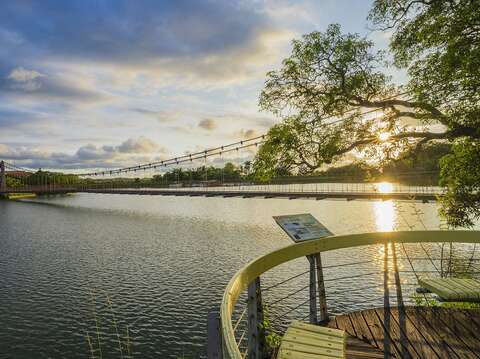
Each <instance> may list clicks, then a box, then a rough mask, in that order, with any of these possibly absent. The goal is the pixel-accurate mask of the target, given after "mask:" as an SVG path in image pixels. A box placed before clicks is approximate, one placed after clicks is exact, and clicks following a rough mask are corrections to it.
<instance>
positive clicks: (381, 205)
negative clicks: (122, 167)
mask: <svg viewBox="0 0 480 359" xmlns="http://www.w3.org/2000/svg"><path fill="white" fill-rule="evenodd" d="M415 211H417V213H414V212H415ZM305 212H311V213H312V214H313V215H314V216H316V217H317V218H318V219H319V220H321V221H322V222H323V223H324V224H325V225H326V226H327V227H328V228H329V229H331V230H332V231H333V232H334V233H335V234H346V233H355V232H368V231H378V230H381V231H385V230H387V231H388V230H397V229H408V228H409V226H410V227H415V228H418V229H424V228H428V229H435V228H438V227H439V220H438V217H437V209H436V206H435V204H431V203H427V204H421V203H414V204H412V203H408V202H392V201H385V202H381V201H351V202H346V201H340V200H338V201H333V200H330V201H327V200H323V201H313V200H293V201H289V200H285V199H241V198H228V199H223V198H200V197H192V198H190V197H156V196H155V197H149V196H124V195H123V196H122V195H99V194H77V195H73V196H66V197H55V198H44V199H36V200H33V201H28V202H27V201H23V202H6V201H3V202H0V321H1V326H0V358H87V357H89V355H90V350H89V346H88V343H87V336H88V335H90V336H96V335H97V334H96V331H97V330H96V328H97V327H98V332H99V334H100V342H101V347H102V355H103V357H104V358H120V355H119V353H118V349H117V348H118V337H117V335H116V333H117V331H118V333H119V335H120V336H121V338H122V340H123V338H124V337H125V336H126V335H125V332H126V328H127V326H128V331H129V335H128V337H129V340H130V341H131V344H132V348H133V356H134V357H136V358H153V357H156V358H177V357H182V355H185V357H186V358H198V357H204V356H205V340H206V316H207V313H208V311H209V310H210V309H211V308H212V307H214V306H216V305H218V304H219V302H220V299H221V295H222V291H223V288H224V287H225V285H226V284H227V282H228V280H229V279H230V277H231V276H232V275H233V274H234V273H235V272H236V271H237V270H238V269H239V268H240V267H241V266H243V265H244V264H246V263H247V262H248V261H249V260H250V259H253V258H254V257H257V256H259V255H261V254H264V253H266V252H268V251H270V250H272V249H275V248H279V247H282V246H285V245H287V244H290V242H289V240H288V239H287V238H286V235H285V234H284V233H283V232H282V231H281V230H280V229H279V228H278V227H277V226H276V225H275V223H274V221H273V220H272V216H274V215H282V214H292V213H305ZM419 218H420V219H421V220H419ZM345 256H349V257H350V258H362V256H363V257H368V258H375V257H376V256H377V257H378V256H381V253H380V252H379V250H378V248H377V249H375V248H374V249H354V250H349V251H348V252H345V251H343V252H342V253H339V254H331V255H330V254H327V255H326V258H325V261H326V263H327V264H332V263H333V264H334V263H337V262H339V261H341V260H342V259H344V257H345ZM379 265H381V264H379ZM305 268H306V261H304V260H303V261H300V260H297V261H295V262H294V263H291V264H289V265H288V266H286V267H283V268H280V269H279V271H278V277H280V278H281V277H282V276H286V277H287V276H289V275H291V274H292V273H294V272H295V271H297V272H300V271H303V270H304V269H305ZM345 270H346V271H347V273H348V269H342V270H341V273H340V272H339V273H340V274H342V273H343V272H344V271H345ZM339 271H340V270H339ZM327 276H328V273H327ZM374 279H375V278H374ZM374 279H373V280H374ZM268 280H269V279H268V278H266V281H267V284H268ZM373 283H374V282H373ZM292 285H293V284H292ZM349 285H351V283H350V284H349V283H348V282H347V283H333V284H332V286H333V287H334V288H337V289H342V288H345V287H348V286H349ZM287 289H288V288H287ZM287 289H282V290H287ZM327 289H328V288H327ZM281 295H282V291H281V290H280V291H279V292H278V293H277V294H272V296H273V297H272V298H273V299H274V298H275V296H281ZM371 295H372V296H373V297H375V296H377V297H378V293H375V292H372V293H371ZM373 297H372V298H373ZM375 298H376V297H375ZM346 299H347V298H345V301H344V302H342V298H341V297H340V298H339V299H338V301H336V303H332V304H331V310H332V311H342V310H347V309H352V308H351V307H349V306H351V305H352V304H351V303H352V298H349V300H346ZM109 303H111V304H109ZM292 303H293V302H292ZM292 303H285V305H286V306H288V305H293V304H292ZM349 303H350V304H349ZM281 309H282V308H281V307H280V308H279V309H278V310H281Z"/></svg>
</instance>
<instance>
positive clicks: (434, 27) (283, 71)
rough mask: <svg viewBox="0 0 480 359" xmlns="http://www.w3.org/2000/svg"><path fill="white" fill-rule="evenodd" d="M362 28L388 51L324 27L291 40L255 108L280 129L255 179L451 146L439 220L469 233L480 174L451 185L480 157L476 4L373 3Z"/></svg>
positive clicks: (478, 210) (479, 11)
mask: <svg viewBox="0 0 480 359" xmlns="http://www.w3.org/2000/svg"><path fill="white" fill-rule="evenodd" d="M368 20H369V21H370V24H371V25H372V26H373V28H374V29H375V30H376V31H380V32H382V31H383V32H387V33H388V34H391V37H390V47H389V51H378V50H376V49H375V46H374V43H373V42H372V41H371V40H369V39H367V38H366V37H362V36H360V35H358V34H349V33H342V30H341V28H340V26H339V25H337V24H332V25H330V26H329V27H328V28H327V29H326V31H324V32H318V31H316V32H312V33H310V34H306V35H304V36H302V38H301V39H299V40H294V41H293V44H292V45H293V46H292V52H291V55H290V56H289V57H288V58H286V59H284V60H283V62H282V66H281V68H280V69H278V70H276V71H271V72H269V73H268V74H267V79H266V81H265V87H264V89H263V91H262V93H261V95H260V107H261V108H262V109H263V110H267V111H271V112H273V113H274V114H276V115H277V116H280V117H281V118H282V121H281V122H280V123H279V124H278V125H276V126H274V127H272V128H271V130H270V131H269V133H268V135H267V138H266V142H265V143H264V144H263V145H262V146H261V148H260V150H259V152H258V154H257V156H256V158H255V161H254V171H255V173H256V175H257V177H259V178H264V179H265V178H270V177H272V176H276V175H279V174H282V173H285V172H293V173H300V174H308V173H312V172H315V171H316V170H318V169H320V168H321V167H323V166H325V165H328V164H330V163H332V162H334V161H339V160H345V159H347V158H349V157H350V158H352V157H354V158H358V157H361V158H367V159H371V160H372V161H375V162H377V163H382V161H385V160H390V159H392V158H402V157H409V156H415V154H416V153H418V152H420V151H422V149H423V148H424V146H426V145H427V144H431V143H436V142H445V143H449V144H452V145H453V146H452V150H451V152H450V153H449V154H448V155H447V156H446V157H445V158H444V159H443V160H442V161H441V166H442V172H441V173H442V184H444V185H445V186H447V188H448V193H447V194H446V195H445V196H444V197H443V202H442V205H443V209H442V211H441V213H442V214H443V215H444V216H445V217H446V218H447V221H448V223H450V224H451V225H453V226H462V225H467V226H468V225H471V224H472V223H473V221H474V220H475V219H477V218H479V216H480V198H479V195H478V192H479V190H480V171H477V172H476V173H474V174H469V176H468V178H460V177H462V176H466V175H467V172H468V171H467V168H469V167H468V166H467V164H468V165H472V166H473V164H475V163H478V162H479V158H480V116H479V115H480V76H479V75H480V73H479V72H480V2H479V1H473V0H423V1H422V0H376V1H375V2H374V4H373V7H372V9H371V11H370V14H369V19H368ZM389 67H392V68H398V69H403V70H404V71H406V73H407V83H405V84H396V83H394V82H393V81H392V79H391V77H390V76H388V75H387V73H388V68H389ZM462 164H463V165H464V167H462V168H463V169H464V170H465V171H460V170H459V169H458V166H461V165H462Z"/></svg>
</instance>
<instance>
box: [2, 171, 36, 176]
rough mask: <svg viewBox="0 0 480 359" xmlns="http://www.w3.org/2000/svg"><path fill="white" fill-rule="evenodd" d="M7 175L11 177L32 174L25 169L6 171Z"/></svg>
mask: <svg viewBox="0 0 480 359" xmlns="http://www.w3.org/2000/svg"><path fill="white" fill-rule="evenodd" d="M5 175H7V176H10V177H17V178H18V177H21V178H24V177H29V176H30V175H31V173H30V172H25V171H5Z"/></svg>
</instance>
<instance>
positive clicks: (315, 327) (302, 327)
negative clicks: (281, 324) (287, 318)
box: [290, 321, 345, 340]
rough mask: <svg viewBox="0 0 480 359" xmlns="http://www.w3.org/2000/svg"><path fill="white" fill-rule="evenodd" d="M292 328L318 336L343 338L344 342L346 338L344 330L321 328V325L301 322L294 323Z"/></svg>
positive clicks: (291, 325)
mask: <svg viewBox="0 0 480 359" xmlns="http://www.w3.org/2000/svg"><path fill="white" fill-rule="evenodd" d="M290 328H295V329H300V330H306V331H310V332H313V333H318V334H323V335H330V336H335V337H338V338H342V340H343V338H345V332H344V331H343V330H342V329H340V330H338V329H337V330H335V329H330V328H327V327H321V326H319V325H311V324H307V323H304V322H300V321H294V322H292V324H290Z"/></svg>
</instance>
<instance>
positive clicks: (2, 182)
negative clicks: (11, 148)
mask: <svg viewBox="0 0 480 359" xmlns="http://www.w3.org/2000/svg"><path fill="white" fill-rule="evenodd" d="M6 189H7V177H6V175H5V162H3V161H0V191H5V190H6Z"/></svg>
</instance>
